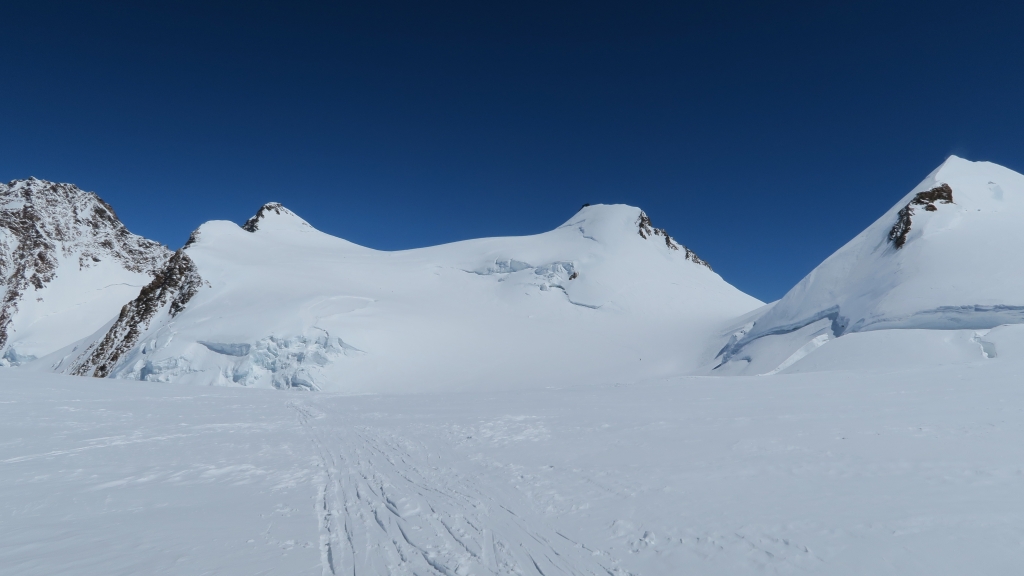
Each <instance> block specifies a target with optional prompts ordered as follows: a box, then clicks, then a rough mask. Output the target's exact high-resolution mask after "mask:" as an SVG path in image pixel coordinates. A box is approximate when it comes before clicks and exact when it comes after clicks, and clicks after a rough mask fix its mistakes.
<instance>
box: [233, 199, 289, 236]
mask: <svg viewBox="0 0 1024 576" xmlns="http://www.w3.org/2000/svg"><path fill="white" fill-rule="evenodd" d="M271 212H273V213H274V214H278V215H280V214H291V212H289V211H288V209H287V208H285V207H284V206H283V205H282V204H281V203H280V202H267V203H266V204H264V205H263V206H260V209H259V210H257V211H256V214H255V215H254V216H253V217H252V218H249V219H248V220H246V221H245V224H242V230H245V231H246V232H255V231H257V230H259V227H260V220H263V218H265V217H266V216H267V214H269V213H271Z"/></svg>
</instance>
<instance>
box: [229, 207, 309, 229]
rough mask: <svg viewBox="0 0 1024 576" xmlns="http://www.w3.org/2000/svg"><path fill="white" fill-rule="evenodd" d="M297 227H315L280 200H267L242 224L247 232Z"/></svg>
mask: <svg viewBox="0 0 1024 576" xmlns="http://www.w3.org/2000/svg"><path fill="white" fill-rule="evenodd" d="M295 228H299V229H309V230H312V229H313V227H312V226H310V225H309V223H308V222H306V221H305V220H303V219H302V218H299V216H298V215H296V214H295V213H294V212H292V211H291V210H289V209H287V208H285V207H284V205H282V204H281V203H280V202H267V203H266V204H264V205H263V206H261V207H260V209H259V210H257V211H256V214H255V215H254V216H253V217H252V218H249V219H248V220H246V221H245V224H242V230H245V231H246V232H256V231H257V230H261V231H267V230H287V229H295Z"/></svg>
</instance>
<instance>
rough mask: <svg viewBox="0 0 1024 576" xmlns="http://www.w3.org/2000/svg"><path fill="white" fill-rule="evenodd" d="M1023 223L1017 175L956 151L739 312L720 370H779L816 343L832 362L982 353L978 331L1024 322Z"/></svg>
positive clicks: (1021, 180) (1022, 189)
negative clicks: (776, 296) (800, 274)
mask: <svg viewBox="0 0 1024 576" xmlns="http://www.w3.org/2000/svg"><path fill="white" fill-rule="evenodd" d="M1022 222H1024V176H1022V175H1021V174H1018V173H1016V172H1013V171H1012V170H1009V169H1006V168H1003V167H1001V166H998V165H995V164H991V163H988V162H970V161H967V160H964V159H962V158H958V157H956V156H951V157H950V158H949V159H948V160H947V161H946V162H944V163H943V164H942V165H941V166H939V167H938V168H937V169H936V170H935V171H934V172H932V173H931V174H930V175H928V177H927V178H925V179H924V180H923V181H922V182H921V183H920V184H918V185H917V187H915V188H914V189H913V190H911V191H910V193H908V194H907V195H906V196H905V197H904V198H903V199H902V200H900V201H899V202H898V203H897V204H896V205H895V206H893V207H892V208H891V209H890V210H889V211H888V212H886V213H885V214H884V215H883V216H882V217H881V218H879V219H878V220H876V221H875V222H874V223H873V224H872V225H871V226H869V227H868V228H867V229H866V230H864V231H863V232H861V233H860V234H859V235H857V237H855V238H854V239H853V240H851V241H850V242H849V243H847V244H846V245H845V246H843V247H842V248H840V249H839V250H838V251H836V252H835V253H834V254H833V255H832V256H830V257H829V258H828V259H826V260H825V261H824V262H823V263H822V264H821V265H819V266H818V267H817V268H815V269H814V270H813V271H812V272H811V273H810V274H808V275H807V277H805V278H804V279H803V280H801V281H800V283H799V284H797V285H796V286H795V287H794V288H793V289H792V290H790V291H789V293H787V294H786V295H785V296H784V297H783V298H782V299H781V300H779V301H778V302H776V303H774V304H772V305H770V306H766V307H765V308H764V309H762V310H759V311H757V312H755V313H753V314H750V315H749V316H748V317H746V318H743V319H742V320H740V321H739V322H737V326H736V330H735V331H733V332H732V333H731V334H728V335H727V338H728V341H727V342H726V343H725V345H724V346H723V347H722V349H721V352H720V354H719V356H718V358H717V359H716V361H715V362H714V364H713V365H714V366H716V369H715V373H720V374H721V373H726V374H728V373H754V374H760V373H771V372H774V371H777V370H786V369H789V368H790V366H794V365H795V364H797V363H798V362H800V361H802V360H803V359H804V358H805V357H808V355H809V354H810V353H811V352H812V351H813V352H814V356H815V357H817V358H818V359H819V360H820V359H822V358H823V357H825V356H831V357H832V361H831V362H830V363H829V364H830V365H832V366H833V367H835V366H836V365H838V364H836V363H839V364H844V363H845V365H847V366H849V367H853V366H854V365H857V366H861V367H868V366H870V365H871V364H872V358H874V359H876V362H877V359H878V358H879V357H882V356H885V357H889V356H893V355H897V356H900V355H902V356H904V357H906V358H908V359H909V358H912V357H915V356H919V355H920V352H921V350H920V349H927V350H930V351H931V353H930V354H928V355H927V357H928V361H930V362H944V361H948V360H949V359H950V358H953V357H956V356H958V355H965V354H966V355H968V356H971V357H974V356H976V357H978V358H981V357H982V355H983V354H989V352H991V350H990V351H989V352H986V351H985V350H984V345H985V344H986V342H987V341H986V339H985V333H984V331H986V330H988V329H991V328H994V327H996V326H1000V325H1003V324H1018V323H1022V322H1024V283H1022V282H1021V277H1022V274H1024V252H1022V251H1021V250H1020V242H1021V240H1022V239H1024V234H1022V230H1024V228H1022V227H1021V223H1022ZM883 330H900V331H899V332H892V333H887V334H875V332H877V331H883ZM935 330H940V331H942V332H934V331H935ZM958 330H959V331H970V332H962V333H956V331H958ZM974 331H980V332H978V333H975V332H974ZM867 332H871V333H872V334H871V335H867V334H863V335H858V336H857V337H855V338H849V337H848V338H846V339H844V340H845V343H843V344H839V341H836V343H835V344H831V343H830V344H829V346H828V349H829V350H830V352H828V353H827V354H826V353H825V352H824V349H822V351H818V350H817V349H818V348H819V347H821V346H822V345H824V344H825V343H827V342H829V341H830V340H836V339H837V338H840V337H842V336H844V335H854V334H858V333H867ZM988 344H989V345H991V343H990V342H989V343H988ZM916 348H917V349H918V350H915V349H916ZM839 349H843V350H845V351H844V352H842V353H841V354H838V356H837V355H836V353H837V352H839ZM893 360H894V362H896V363H898V360H897V359H895V358H894V359H893ZM907 361H909V360H907ZM801 363H806V362H801ZM794 369H795V368H794Z"/></svg>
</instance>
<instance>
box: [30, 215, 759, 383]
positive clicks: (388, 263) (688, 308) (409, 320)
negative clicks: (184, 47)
mask: <svg viewBox="0 0 1024 576" xmlns="http://www.w3.org/2000/svg"><path fill="white" fill-rule="evenodd" d="M158 280H159V281H155V282H154V283H153V284H152V285H151V286H149V287H147V288H146V289H145V290H143V294H142V295H140V297H139V299H137V300H136V301H135V302H134V303H132V304H131V305H130V306H129V307H128V308H126V312H122V314H121V317H120V319H119V320H118V321H117V322H112V323H110V324H108V325H107V326H106V327H104V328H103V329H102V330H100V331H99V332H97V333H96V334H95V335H93V336H92V337H90V338H88V339H86V340H83V341H82V342H79V343H78V344H77V345H75V346H71V347H68V348H66V349H64V350H62V351H61V352H59V353H57V354H55V355H53V356H52V357H49V358H46V359H45V361H43V360H41V361H40V363H41V365H43V367H45V368H47V369H56V370H57V371H60V372H67V373H74V374H79V375H96V376H106V375H109V376H113V377H116V378H128V379H141V380H149V381H183V382H196V383H204V384H221V385H244V386H259V387H270V386H274V387H278V388H287V387H302V388H310V389H329V390H338V391H382V390H422V389H430V388H437V387H446V388H447V387H456V388H457V387H463V386H479V385H484V384H486V385H487V386H496V387H501V386H505V385H512V384H517V383H521V382H523V381H524V380H528V381H531V382H535V383H551V384H557V383H564V382H567V381H572V382H605V381H635V380H637V379H640V378H644V377H650V376H655V375H661V374H669V373H678V372H680V371H687V370H692V369H694V368H695V367H696V366H697V365H698V363H699V362H700V360H701V359H702V358H706V357H707V355H708V354H707V353H708V348H707V344H708V343H707V339H706V335H707V334H709V333H712V332H716V331H718V332H720V331H721V330H722V327H723V326H725V325H726V324H727V323H728V322H729V321H730V320H731V319H732V318H735V317H737V316H738V315H740V314H743V313H746V312H748V311H750V310H752V309H754V308H756V307H758V306H760V305H761V303H760V302H758V301H757V300H755V299H753V298H751V297H749V296H747V295H745V294H743V293H742V292H740V291H738V290H736V289H735V288H733V287H732V286H730V285H729V284H727V283H726V282H725V281H723V280H722V279H721V278H720V277H719V276H718V275H717V274H715V273H714V272H713V271H712V270H711V269H710V267H708V266H707V265H706V264H705V263H704V262H703V261H701V260H700V259H699V258H698V257H697V256H696V255H695V254H693V253H692V252H691V251H689V250H688V249H686V248H685V247H684V246H682V245H680V244H678V243H676V242H675V241H674V240H672V239H671V238H670V237H669V236H668V235H667V233H665V232H664V231H663V230H659V229H657V228H654V227H653V226H652V225H651V223H650V220H649V219H648V218H647V217H646V215H645V214H643V212H641V211H640V210H639V209H638V208H632V207H629V206H622V205H613V206H605V205H600V206H589V207H584V208H583V209H582V210H580V212H579V213H577V214H576V215H575V216H574V217H573V218H572V219H570V220H569V221H568V222H566V223H565V224H563V225H562V226H560V227H559V228H557V229H555V230H553V231H551V232H547V233H544V234H539V235H535V236H527V237H514V238H490V239H482V240H471V241H465V242H459V243H455V244H449V245H444V246H437V247H432V248H424V249H418V250H408V251H401V252H380V251H375V250H371V249H367V248H364V247H361V246H357V245H355V244H352V243H350V242H347V241H345V240H342V239H339V238H336V237H332V236H329V235H327V234H324V233H321V232H319V231H317V230H315V229H313V228H312V227H311V226H310V225H309V224H307V223H306V222H305V221H303V220H302V219H301V218H299V217H298V216H296V215H295V214H293V213H291V212H290V211H288V210H287V209H285V208H283V207H281V206H280V205H277V204H269V205H267V206H264V208H262V209H261V210H260V212H259V214H257V216H255V217H254V218H253V219H251V220H250V221H249V222H247V223H246V225H245V226H243V227H239V226H237V225H235V224H233V223H231V222H223V221H215V222H208V223H206V224H204V225H203V226H202V227H200V228H199V230H198V231H197V232H196V234H194V236H193V239H192V240H190V242H189V244H188V245H187V246H186V247H185V248H184V249H183V250H181V251H179V253H178V254H176V255H175V256H174V257H173V258H172V259H171V262H170V264H169V265H168V268H167V269H165V270H164V271H163V272H162V273H161V274H160V276H159V278H158ZM126 318H127V320H126ZM713 353H714V351H712V352H711V354H713Z"/></svg>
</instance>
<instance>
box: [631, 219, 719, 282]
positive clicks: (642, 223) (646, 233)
mask: <svg viewBox="0 0 1024 576" xmlns="http://www.w3.org/2000/svg"><path fill="white" fill-rule="evenodd" d="M636 225H637V228H638V233H639V234H640V237H641V238H643V239H645V240H646V239H649V238H654V237H655V236H658V237H661V238H664V239H665V246H667V247H668V248H669V249H670V250H682V251H683V253H684V255H685V257H686V259H687V260H689V261H691V262H693V263H694V264H700V265H701V266H707V268H708V270H711V265H710V264H708V263H707V261H705V260H703V259H701V258H700V257H699V256H697V253H696V252H694V251H693V250H690V249H689V248H687V247H686V246H683V245H682V244H680V243H678V242H676V241H675V240H674V239H673V238H672V237H671V236H669V234H668V232H667V231H665V229H664V228H655V227H654V226H653V225H652V224H651V219H650V218H649V217H648V216H647V213H646V212H644V211H643V210H641V211H640V216H639V217H638V218H637V220H636Z"/></svg>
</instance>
